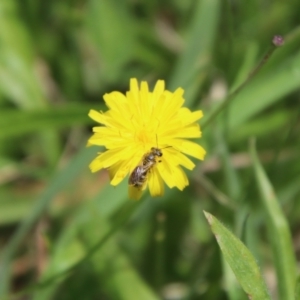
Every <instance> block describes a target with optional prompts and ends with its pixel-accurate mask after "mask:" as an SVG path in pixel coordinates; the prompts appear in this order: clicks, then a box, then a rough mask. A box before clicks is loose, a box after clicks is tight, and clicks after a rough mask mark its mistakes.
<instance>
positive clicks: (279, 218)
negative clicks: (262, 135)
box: [250, 143, 296, 300]
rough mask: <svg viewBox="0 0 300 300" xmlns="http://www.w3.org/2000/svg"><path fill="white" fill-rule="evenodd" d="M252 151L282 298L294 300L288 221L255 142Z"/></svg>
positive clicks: (294, 278)
mask: <svg viewBox="0 0 300 300" xmlns="http://www.w3.org/2000/svg"><path fill="white" fill-rule="evenodd" d="M250 151H251V156H252V161H253V167H254V172H255V178H256V182H257V185H258V187H259V190H260V195H261V199H262V203H263V205H264V208H265V212H266V215H267V217H268V224H267V225H268V229H269V239H270V242H271V243H272V251H273V254H274V262H275V266H276V273H277V286H278V291H279V295H280V299H282V300H293V299H294V291H295V281H296V260H295V256H294V252H293V246H292V238H291V233H290V230H289V225H288V221H287V219H286V218H285V216H284V214H283V212H282V210H281V207H280V205H279V202H278V199H277V197H276V194H275V192H274V189H273V187H272V185H271V183H270V181H269V179H268V177H267V175H266V173H265V171H264V169H263V167H262V165H261V164H260V162H259V159H258V157H257V153H256V150H255V147H254V143H252V145H251V150H250Z"/></svg>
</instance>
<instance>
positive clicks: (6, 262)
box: [0, 148, 95, 296]
mask: <svg viewBox="0 0 300 300" xmlns="http://www.w3.org/2000/svg"><path fill="white" fill-rule="evenodd" d="M94 156H95V149H93V148H89V149H84V150H83V151H82V152H80V153H79V154H78V155H77V156H76V157H75V158H74V159H73V160H72V161H71V162H70V164H69V165H68V166H67V167H66V168H65V169H64V170H63V171H62V172H61V173H60V174H58V175H57V176H55V177H54V179H53V181H52V182H51V183H49V185H48V187H47V188H46V190H45V191H44V193H43V194H42V195H41V197H40V199H38V201H37V202H36V204H35V206H34V207H33V209H32V210H31V213H30V215H28V217H27V218H25V219H24V221H23V222H22V223H21V225H20V227H19V228H18V229H17V231H16V233H15V234H14V235H13V237H12V238H11V240H10V241H9V243H8V244H7V246H6V247H5V248H4V249H3V251H2V253H1V266H0V296H2V295H3V294H5V292H6V290H7V288H8V280H9V277H10V273H9V271H10V264H11V261H12V259H13V257H14V255H15V253H16V251H17V250H18V247H19V246H20V244H21V242H22V241H23V239H24V238H25V236H26V235H27V234H28V232H29V231H30V229H31V228H32V226H33V225H34V223H35V222H36V221H37V220H38V218H39V217H40V216H41V214H43V213H44V212H45V211H46V209H47V208H48V205H49V204H50V202H51V201H52V199H53V198H54V197H55V196H56V195H57V194H58V193H59V192H60V191H61V189H62V188H64V187H65V186H66V185H67V184H68V183H69V182H71V181H72V180H73V179H74V178H75V176H77V175H78V174H79V173H80V171H81V170H82V169H83V168H87V165H88V163H89V162H90V161H91V159H92V157H94Z"/></svg>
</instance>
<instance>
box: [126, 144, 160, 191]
mask: <svg viewBox="0 0 300 300" xmlns="http://www.w3.org/2000/svg"><path fill="white" fill-rule="evenodd" d="M162 155H163V153H162V151H161V149H159V148H155V147H152V148H151V150H150V152H148V153H146V154H145V155H144V156H143V158H142V160H141V162H140V164H139V165H138V166H137V167H135V169H134V170H133V171H132V173H131V174H130V176H129V179H128V184H129V185H131V186H134V187H136V188H138V189H142V188H143V185H144V184H145V182H146V180H147V175H148V173H149V171H150V170H151V169H152V168H153V166H154V165H156V163H158V162H161V161H160V160H158V158H159V157H162Z"/></svg>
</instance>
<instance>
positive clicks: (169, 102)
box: [88, 78, 205, 199]
mask: <svg viewBox="0 0 300 300" xmlns="http://www.w3.org/2000/svg"><path fill="white" fill-rule="evenodd" d="M183 92H184V91H183V89H181V88H178V89H177V90H176V91H175V92H173V93H172V92H170V91H168V90H165V83H164V81H163V80H159V81H157V83H156V85H155V87H154V90H153V92H150V91H149V89H148V84H147V83H146V82H142V83H141V86H140V87H139V85H138V81H137V79H135V78H133V79H131V80H130V90H129V91H128V92H127V93H126V95H124V94H122V93H120V92H111V93H109V94H105V95H104V101H105V103H106V105H107V106H108V108H109V109H108V110H107V111H106V112H101V111H100V112H98V111H95V110H91V111H90V112H89V116H90V117H91V118H92V119H93V120H95V121H96V122H98V123H100V124H101V126H96V127H94V128H93V132H94V133H93V135H92V136H91V137H90V139H89V140H88V145H96V146H104V147H105V148H106V151H105V152H103V153H100V154H99V155H98V156H97V157H96V158H95V159H94V160H93V161H92V162H91V164H90V169H91V171H92V172H96V171H99V170H101V169H107V170H108V171H109V174H110V181H111V184H112V185H114V186H116V185H118V184H119V183H120V182H121V181H122V180H123V179H124V178H125V177H127V175H129V179H128V190H129V197H130V198H132V199H139V198H140V197H141V195H142V192H143V190H145V189H146V188H147V187H149V191H150V194H151V196H161V195H163V193H164V182H165V183H166V185H167V186H168V187H169V188H173V187H177V188H178V189H179V190H183V189H184V188H185V187H186V186H187V185H188V184H189V182H188V178H187V176H186V174H185V172H184V170H183V168H182V167H185V168H186V169H189V170H192V169H193V168H194V167H195V164H194V163H193V162H192V161H191V160H190V159H189V158H188V157H187V156H186V155H190V156H193V157H195V158H197V159H200V160H203V159H204V156H205V150H204V149H203V148H202V147H201V146H200V145H198V144H197V143H195V142H192V141H189V140H186V139H191V138H199V137H201V131H200V127H199V124H198V123H196V121H198V120H199V119H200V118H201V117H202V116H203V114H202V111H201V110H198V111H195V112H191V111H190V110H189V109H188V108H185V107H182V105H183V104H184V98H183Z"/></svg>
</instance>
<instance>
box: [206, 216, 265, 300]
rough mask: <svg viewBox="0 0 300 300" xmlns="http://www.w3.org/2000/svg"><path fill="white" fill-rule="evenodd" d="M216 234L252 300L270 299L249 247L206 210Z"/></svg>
mask: <svg viewBox="0 0 300 300" xmlns="http://www.w3.org/2000/svg"><path fill="white" fill-rule="evenodd" d="M204 214H205V217H206V219H207V221H208V223H209V224H210V226H211V229H212V232H213V233H214V235H215V236H216V239H217V242H218V244H219V246H220V248H221V251H222V253H223V255H224V258H225V260H226V261H227V263H228V264H229V265H230V267H231V268H232V270H233V272H234V274H235V276H236V278H237V280H238V282H239V283H240V284H241V286H242V288H243V290H244V291H245V292H246V294H247V295H248V297H249V299H252V300H267V299H270V296H269V294H268V291H267V288H266V284H265V282H264V280H263V278H262V275H261V272H260V270H259V267H258V265H257V263H256V260H255V258H254V257H253V255H252V254H251V252H250V251H249V250H248V249H247V247H246V246H245V245H244V244H243V243H242V242H241V241H240V240H239V239H238V238H237V237H235V236H234V235H233V234H232V233H231V232H230V231H229V230H228V229H226V228H225V227H224V226H223V225H222V224H221V223H220V222H219V221H218V220H217V219H216V218H215V217H214V216H212V215H211V214H209V213H207V212H204Z"/></svg>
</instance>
